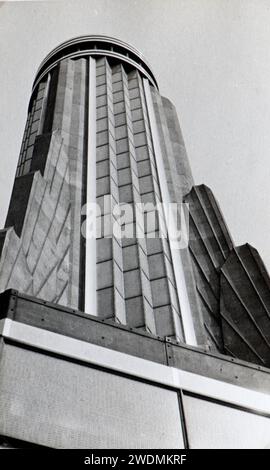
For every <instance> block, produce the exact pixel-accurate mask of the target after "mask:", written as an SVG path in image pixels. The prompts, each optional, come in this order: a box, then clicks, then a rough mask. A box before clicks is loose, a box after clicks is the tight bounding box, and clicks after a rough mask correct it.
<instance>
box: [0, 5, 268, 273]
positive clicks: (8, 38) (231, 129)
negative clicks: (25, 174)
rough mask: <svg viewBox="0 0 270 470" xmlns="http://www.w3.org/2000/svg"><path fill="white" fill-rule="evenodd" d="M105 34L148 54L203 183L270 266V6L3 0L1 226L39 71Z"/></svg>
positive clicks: (239, 235)
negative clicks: (75, 44) (70, 48)
mask: <svg viewBox="0 0 270 470" xmlns="http://www.w3.org/2000/svg"><path fill="white" fill-rule="evenodd" d="M82 34H105V35H112V36H115V37H118V38H120V39H122V40H124V41H127V42H130V43H131V44H133V45H134V46H135V47H137V48H138V49H139V50H141V52H142V53H143V54H144V55H145V56H146V58H147V59H148V61H149V63H150V64H151V66H152V69H153V70H154V73H155V75H156V78H157V80H158V83H159V86H160V91H161V93H162V94H163V95H164V96H167V97H168V98H170V99H171V100H172V102H173V103H174V104H175V105H176V108H177V111H178V116H179V119H180V124H181V127H182V131H183V134H184V139H185V143H186V147H187V151H188V155H189V159H190V163H191V167H192V170H193V174H194V177H195V181H196V183H197V184H200V183H205V184H207V185H208V186H210V187H211V189H212V190H213V192H214V194H215V196H216V197H217V199H218V201H219V203H220V205H221V208H222V210H223V214H224V216H225V218H226V221H227V224H228V226H229V228H230V231H231V233H232V236H233V238H234V240H235V242H236V243H237V244H242V243H245V242H249V243H250V244H252V245H253V246H255V247H256V248H257V249H258V250H259V252H260V254H261V256H262V257H263V259H264V261H265V263H266V265H267V267H268V270H270V245H269V233H270V184H269V182H270V1H269V0H87V1H83V0H76V1H46V2H42V1H35V2H28V1H21V2H0V64H1V65H0V71H1V73H0V105H1V113H0V158H1V160H0V226H3V225H4V219H5V215H6V211H7V205H8V202H9V198H10V193H11V189H12V184H13V179H14V173H15V167H16V164H17V159H18V155H19V149H20V142H21V138H22V134H23V128H24V125H25V119H26V111H27V105H28V99H29V96H30V91H31V86H32V81H33V78H34V75H35V72H36V70H37V68H38V66H39V64H40V62H41V60H42V59H43V58H44V56H45V55H46V54H47V53H48V52H49V51H50V50H51V49H52V48H53V47H55V46H56V45H58V44H59V43H60V42H62V41H64V40H66V39H69V38H70V37H73V36H78V35H82Z"/></svg>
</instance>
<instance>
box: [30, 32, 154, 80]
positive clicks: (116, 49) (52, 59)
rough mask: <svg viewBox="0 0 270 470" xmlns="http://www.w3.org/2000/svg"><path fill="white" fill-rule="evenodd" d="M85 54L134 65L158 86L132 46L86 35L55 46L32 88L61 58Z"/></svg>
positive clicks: (42, 65)
mask: <svg viewBox="0 0 270 470" xmlns="http://www.w3.org/2000/svg"><path fill="white" fill-rule="evenodd" d="M85 56H108V57H112V58H116V59H120V60H122V61H123V62H126V63H128V64H130V65H132V66H134V67H136V68H137V69H138V70H139V71H140V72H141V73H142V74H143V75H144V76H145V77H146V78H148V80H149V81H150V82H151V83H152V85H154V86H155V87H156V88H158V85H157V81H156V79H155V76H154V74H153V72H152V70H151V68H150V66H149V64H148V63H147V61H146V59H145V58H144V56H143V55H142V54H141V53H140V52H139V51H138V50H137V49H136V48H135V47H133V46H131V45H130V44H127V43H126V42H123V41H120V40H119V39H116V38H112V37H109V36H100V35H89V36H88V35H86V36H78V37H75V38H73V39H69V40H68V41H65V42H63V43H61V44H60V45H59V46H57V47H55V48H54V49H53V50H52V51H51V52H50V53H49V54H48V55H47V56H46V57H45V59H44V60H43V61H42V63H41V65H40V67H39V69H38V71H37V74H36V77H35V80H34V84H33V88H35V87H36V85H37V83H38V82H39V81H40V80H41V79H42V78H43V77H44V75H46V74H47V73H48V72H49V71H50V70H51V69H53V68H54V67H55V66H56V65H57V64H58V63H59V62H60V61H61V60H63V59H67V58H76V57H85Z"/></svg>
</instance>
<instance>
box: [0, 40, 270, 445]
mask: <svg viewBox="0 0 270 470" xmlns="http://www.w3.org/2000/svg"><path fill="white" fill-rule="evenodd" d="M104 196H107V197H108V196H110V200H111V207H109V208H108V206H107V205H106V204H104ZM93 202H97V204H98V206H99V207H100V211H101V213H100V216H99V222H102V223H103V222H104V220H105V219H106V216H107V215H108V212H110V211H111V209H113V208H114V207H116V206H119V205H121V204H122V203H128V204H130V205H131V207H133V208H135V206H136V205H138V204H142V203H143V204H147V203H148V204H149V203H152V204H153V205H157V204H161V203H162V204H164V205H166V204H167V205H168V204H170V203H177V204H178V212H177V213H176V214H175V216H180V215H181V203H182V202H185V203H188V207H189V214H188V218H187V217H186V220H187V219H188V220H189V228H190V231H189V235H190V240H189V243H188V245H186V246H185V245H184V246H182V247H181V249H179V248H175V246H174V244H173V240H172V238H171V237H170V234H169V235H168V234H167V231H168V226H169V219H168V213H167V212H166V210H163V211H160V212H158V215H157V216H156V218H155V222H156V223H155V225H154V228H153V232H152V233H151V234H150V236H149V234H148V236H140V237H138V236H136V232H134V235H133V236H132V237H126V238H119V237H116V236H115V234H114V233H112V234H111V233H109V234H108V233H104V230H103V231H101V233H99V234H98V236H97V239H91V238H90V237H86V238H85V237H84V236H83V234H84V230H83V228H86V231H87V228H88V217H87V215H88V214H87V204H89V203H93ZM85 205H86V206H85ZM186 216H187V214H186ZM178 218H179V217H176V219H178ZM182 218H183V214H182ZM176 219H174V221H173V223H174V224H175V226H176V225H177V220H176ZM138 223H139V221H138V217H137V215H136V212H135V211H134V212H133V214H132V216H131V217H130V219H129V220H128V224H127V225H130V227H134V226H135V225H136V226H137V225H138ZM102 226H103V224H102ZM144 228H145V227H144ZM144 228H143V230H144ZM167 235H168V236H167ZM0 256H1V258H0V290H1V292H4V291H6V292H4V293H3V294H2V295H1V318H2V320H1V321H2V341H3V344H4V342H5V346H4V347H3V349H2V351H3V352H2V359H1V363H0V367H1V368H2V372H1V369H0V374H1V373H2V381H1V379H0V395H1V394H2V396H3V400H2V409H1V408H0V412H1V413H3V416H4V420H3V425H2V428H1V425H0V433H1V434H2V435H3V436H5V439H7V440H8V441H10V440H9V439H8V438H16V439H20V440H22V441H25V442H32V443H36V444H40V445H47V446H52V447H70V446H71V447H83V446H85V447H95V446H97V447H101V446H102V445H103V446H105V447H117V446H118V447H119V446H120V447H121V446H125V447H151V446H153V447H160V446H161V447H175V446H180V447H183V446H185V445H190V446H191V447H192V446H193V447H196V446H200V445H201V446H206V443H207V442H209V440H210V436H211V432H210V431H209V433H206V434H205V433H204V436H202V434H199V435H198V433H197V432H196V430H195V428H193V424H194V420H195V421H196V419H198V416H197V417H196V416H195V415H196V412H197V411H196V410H197V408H196V407H197V406H198V407H199V408H198V409H199V410H200V413H201V414H202V418H201V419H202V420H203V419H205V420H206V421H207V414H208V411H209V410H207V412H206V414H205V416H204V414H203V413H204V408H203V406H204V405H201V399H200V398H198V396H197V395H198V394H199V393H201V392H202V389H203V387H204V382H201V380H202V376H205V377H208V379H207V380H210V382H211V380H212V382H213V387H214V382H215V383H216V382H217V381H224V387H225V388H224V390H227V389H226V387H235V388H233V389H230V390H236V389H237V387H236V386H235V384H237V385H240V386H242V387H247V388H250V389H252V390H253V391H252V392H251V391H249V392H247V393H250V402H249V403H246V405H245V406H244V405H243V404H241V403H240V401H241V400H240V398H239V397H240V395H241V394H240V393H238V392H237V393H238V395H237V393H236V392H235V393H236V395H237V396H238V398H237V399H235V400H236V402H237V403H238V404H239V409H241V407H242V408H243V406H244V407H245V408H248V409H252V410H253V409H254V401H253V402H252V400H253V398H254V396H255V395H256V394H257V395H258V396H259V395H260V394H259V393H258V392H254V390H256V389H257V390H258V377H259V378H260V381H261V382H260V383H261V388H259V390H260V391H264V392H268V391H269V375H268V374H269V371H268V369H264V366H266V367H269V365H270V350H269V347H270V328H269V326H270V323H269V318H270V280H269V276H268V274H267V272H266V269H265V267H264V265H263V263H262V261H261V259H260V257H259V255H258V253H257V252H256V250H255V249H254V248H252V247H250V246H248V245H244V246H242V247H235V246H234V243H233V241H232V238H231V236H230V234H229V231H228V229H227V226H226V224H225V222H224V219H223V217H222V214H221V212H220V209H219V206H218V204H217V202H216V200H215V198H214V196H213V194H212V192H211V191H210V189H209V188H207V187H206V186H204V185H202V186H195V185H194V182H193V178H192V174H191V170H190V166H189V163H188V159H187V155H186V151H185V146H184V142H183V138H182V134H181V130H180V127H179V123H178V119H177V115H176V111H175V108H174V106H173V105H172V104H171V103H170V101H169V100H167V99H166V98H163V97H162V96H161V95H160V93H159V90H158V85H157V82H156V79H155V77H154V75H153V73H152V71H151V68H150V67H149V65H148V64H147V62H146V61H145V59H144V58H143V57H142V55H141V54H140V53H139V52H138V51H137V50H136V49H134V48H133V47H131V46H129V45H127V44H125V43H123V42H122V41H119V40H116V39H112V38H108V37H101V36H84V37H79V38H76V39H72V40H70V41H66V42H65V43H63V44H62V45H60V46H59V47H57V48H56V49H54V50H53V51H52V52H51V53H50V54H49V55H48V56H47V57H46V58H45V60H44V61H43V62H42V64H41V66H40V68H39V70H38V73H37V75H36V78H35V81H34V85H33V91H32V96H31V99H30V104H29V109H28V115H27V122H26V127H25V132H24V136H23V142H22V146H21V151H20V157H19V162H18V167H17V173H16V178H15V183H14V188H13V193H12V197H11V202H10V206H9V210H8V215H7V221H6V228H5V229H4V230H2V231H1V232H0ZM9 289H11V290H9ZM14 289H15V290H14ZM11 343H12V344H11ZM14 343H15V344H14ZM23 345H27V347H28V349H27V348H26V349H25V347H24V346H23ZM93 345H96V346H95V347H94V346H93ZM29 348H30V349H29ZM89 348H90V349H89ZM91 348H92V349H91ZM113 350H114V352H113ZM115 350H116V351H118V352H117V353H116V352H115ZM48 353H50V355H48ZM107 354H109V356H107ZM114 354H116V356H114ZM117 354H118V355H117ZM59 356H61V357H62V359H61V357H59ZM67 357H68V358H69V362H66V358H67ZM108 357H111V358H112V359H111V362H110V360H109V359H108ZM135 357H136V360H135ZM63 358H65V360H63ZM236 358H237V359H236ZM127 359H128V361H129V362H128V363H127ZM238 359H240V360H241V359H242V360H244V361H249V362H250V363H255V364H258V366H257V365H252V364H250V363H248V362H247V363H244V364H245V365H243V364H242V363H241V361H240V362H239V361H238ZM76 361H77V362H76ZM78 361H80V365H79V363H78ZM140 361H142V362H140ZM150 361H151V362H150ZM82 363H85V364H84V365H83V364H82ZM89 363H90V364H94V365H95V366H97V365H98V366H101V367H102V368H103V369H104V368H105V369H106V368H107V369H108V370H110V371H112V370H113V371H114V374H115V371H118V372H121V374H126V375H127V377H129V378H125V379H124V378H123V377H122V375H119V376H118V375H117V374H116V375H114V374H112V373H111V372H110V373H109V372H104V371H103V372H102V371H101V370H99V369H98V370H96V369H92V368H91V367H90V368H89V367H88V366H86V365H87V364H88V365H89ZM127 364H128V365H127ZM234 364H235V365H234ZM20 367H21V369H20ZM157 367H159V368H160V369H159V371H160V372H158V369H157ZM28 369H29V370H31V374H32V375H31V377H30V378H29V380H26V378H27V370H28ZM180 369H182V371H183V370H185V371H189V372H192V374H191V375H193V374H197V375H194V377H197V379H195V385H194V384H193V385H192V386H189V385H187V384H188V380H189V378H188V377H189V375H187V376H185V375H184V374H182V376H181V377H182V379H183V383H182V382H181V380H182V379H181V380H180V379H172V375H171V374H173V372H172V371H175V370H178V372H177V373H175V372H174V374H176V376H177V374H179V373H180V372H179V370H180ZM140 370H141V372H140ZM15 373H16V380H17V383H16V385H15V384H14V383H13V382H12V380H13V379H12V377H13V376H14V374H15ZM12 374H13V375H12ZM17 374H18V375H17ZM160 374H165V375H164V376H163V379H162V380H163V382H162V381H161V382H162V386H165V389H164V390H163V388H161V387H160V385H161V384H160ZM166 374H167V375H166ZM187 374H188V372H187ZM44 375H45V376H46V380H47V381H48V383H51V388H50V387H49V389H48V390H47V391H48V394H47V395H44V394H43V387H44ZM59 377H60V379H59ZM136 377H137V378H138V377H139V378H140V379H141V380H142V381H143V380H145V379H147V380H148V381H149V380H150V382H152V385H149V384H147V383H146V382H145V383H144V382H142V383H141V382H137V381H136ZM158 377H159V378H158ZM179 377H180V376H179ZM205 377H204V379H205ZM209 377H211V379H209ZM71 378H72V380H71ZM238 378H239V380H240V383H238V382H237V380H238ZM213 379H215V380H213ZM59 380H60V382H59ZM196 380H197V382H196ZM205 380H206V379H205ZM225 382H226V383H227V384H226V383H225ZM228 382H229V383H230V384H234V385H233V386H232V385H228ZM1 384H2V388H1ZM34 384H35V385H34ZM108 384H110V387H111V388H110V389H108V388H107V389H106V393H105V394H104V396H103V395H102V394H103V393H104V392H102V393H101V389H102V387H104V386H105V388H106V387H107V386H108ZM153 384H154V385H153ZM29 387H30V389H31V391H29ZM89 387H92V388H91V390H92V391H93V395H91V398H90V397H89V402H88V398H87V397H88V394H89V392H90V388H89ZM151 387H152V388H151ZM155 387H156V390H157V393H156V395H157V399H156V400H157V401H155V399H154V395H155V392H154V391H153V390H154V389H155ZM166 387H167V388H166ZM134 388H135V389H136V393H135V395H134ZM152 389H153V390H152ZM180 389H181V391H180V392H179V390H180ZM183 389H185V390H184V391H183ZM186 389H187V390H186ZM214 389H215V387H214ZM19 390H20V392H19ZM64 390H66V391H67V394H66V397H65V398H64V399H63V401H61V398H60V397H61V394H62V393H63V392H64ZM206 390H207V391H206ZM210 390H211V386H210V385H209V386H208V385H207V387H206V388H205V393H206V395H207V396H208V397H209V396H211V392H210ZM215 390H216V389H215ZM179 393H180V394H181V397H182V398H181V403H180V405H179V402H178V399H177V400H176V401H175V398H176V397H177V396H178V394H179ZM222 393H223V392H216V391H215V393H214V395H215V397H216V398H218V397H219V399H220V400H221V401H224V399H223V396H222V397H221V395H222ZM224 393H225V392H224ZM100 394H101V395H102V396H101V397H100ZM138 394H139V395H140V394H141V396H143V397H144V400H143V404H142V405H141V408H140V409H139V408H138V406H139V404H138V402H137V399H138V398H137V397H138ZM254 394H255V395H254ZM195 395H196V398H194V396H195ZM257 395H256V396H257ZM28 396H31V397H32V400H34V401H35V400H36V403H37V405H36V407H34V411H33V410H31V409H30V402H29V401H28ZM38 396H39V399H37V397H38ZM79 396H80V397H81V400H82V403H83V404H81V405H80V403H77V405H76V406H75V408H74V412H71V411H70V405H71V404H72V403H74V401H76V402H77V400H78V397H79ZM116 396H117V397H118V399H117V400H116V401H115V397H116ZM225 396H226V393H225ZM102 397H103V398H102ZM187 397H188V398H187ZM192 397H193V398H192ZM252 397H253V398H252ZM260 398H262V397H261V396H260ZM263 398H264V399H265V400H266V401H267V400H268V397H267V395H263ZM100 400H101V401H102V400H103V401H102V403H101V401H100ZM134 400H136V404H135V408H134V410H132V409H131V408H132V407H131V403H133V402H134ZM239 400H240V401H239ZM152 401H153V402H152ZM232 401H233V400H232ZM59 402H61V407H60V410H59ZM160 402H161V403H162V404H160ZM41 403H42V404H43V405H41ZM158 403H159V404H158ZM252 403H253V405H251V404H252ZM268 403H269V400H268V401H267V404H268ZM39 404H40V407H41V408H42V406H43V408H42V411H41V415H38V412H37V410H38V409H39ZM109 404H111V405H112V408H113V411H112V415H110V413H109V414H108V406H109ZM85 406H86V408H87V413H86V418H84V417H83V411H85ZM179 406H180V414H179ZM215 406H217V407H218V406H219V407H220V406H221V405H220V404H219V405H215ZM222 406H224V405H222ZM228 406H229V405H228ZM262 406H264V408H263V410H262V412H264V414H265V417H264V418H261V419H262V420H263V421H262V422H260V423H259V424H258V423H257V421H256V425H258V428H259V429H261V428H260V426H262V429H264V430H265V429H268V430H269V429H270V424H269V421H268V416H266V415H267V411H266V408H267V407H266V402H263V405H262ZM267 406H268V405H267ZM16 407H17V408H16ZM96 407H98V409H99V412H100V416H99V417H98V416H96V417H95V418H93V416H94V415H93V413H94V414H95V412H94V410H95V408H96ZM102 407H103V408H102ZM109 407H110V406H109ZM255 408H256V407H255ZM56 409H58V412H57V413H56V412H55V410H56ZM68 409H69V411H68V412H67V410H68ZM14 410H15V411H14ZM52 410H53V411H52ZM194 410H195V411H194ZM217 410H218V408H217ZM269 410H270V407H269ZM269 410H268V411H269ZM211 412H212V411H211ZM214 412H215V411H213V413H214ZM218 412H219V411H217V413H218ZM126 413H128V416H129V418H128V421H126V417H125V415H126ZM158 413H159V416H158ZM183 413H185V414H186V416H187V418H186V420H187V424H186V425H184V424H183V423H184V422H183V420H182V419H181V416H182V415H183ZM192 413H193V414H192ZM222 413H223V411H221V415H222ZM115 416H117V417H118V418H119V419H118V421H117V420H116V424H115V423H114V420H115V419H116V418H115ZM93 419H94V421H93ZM232 419H233V418H232ZM244 419H245V418H243V420H244ZM255 419H256V420H257V419H258V418H257V417H256V418H254V420H255ZM87 420H88V421H87ZM130 420H133V425H132V426H131V424H130ZM147 420H150V421H147ZM220 420H221V422H222V417H220ZM90 421H91V422H92V426H93V428H91V425H90ZM206 421H205V426H206V427H207V428H208V427H209V426H210V425H209V423H208V424H206ZM236 421H237V423H236V424H235V426H236V429H239V426H240V428H241V429H242V427H243V426H244V424H243V423H244V421H243V422H241V420H240V421H239V420H238V419H237V420H236ZM38 422H39V424H40V426H41V428H40V429H39V430H38V429H37V426H38ZM147 422H148V423H151V425H150V424H147ZM240 422H241V423H240ZM239 423H240V424H239ZM261 423H262V424H261ZM189 425H190V429H189ZM117 426H118V427H119V428H118V427H117ZM121 426H124V429H125V433H124V434H125V435H124V436H123V432H121ZM130 426H131V427H130ZM185 426H187V429H186V428H185ZM203 426H204V425H203ZM237 426H238V427H237ZM164 429H165V431H164ZM226 432H227V431H226ZM104 433H105V438H104ZM164 433H165V435H166V437H164ZM120 434H121V436H120ZM103 438H104V439H105V440H104V439H103ZM102 439H103V440H102ZM204 439H205V440H204ZM207 439H208V441H207ZM228 439H229V437H228ZM245 439H247V438H246V437H245ZM268 441H269V439H268ZM268 441H267V442H266V441H258V442H259V443H261V442H263V443H264V445H266V444H267V443H268ZM239 442H240V444H241V443H243V442H244V441H241V440H240V441H239ZM245 442H246V441H245ZM248 442H249V441H248ZM228 443H229V444H230V441H229V440H227V441H226V442H225V445H226V444H227V445H228Z"/></svg>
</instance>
